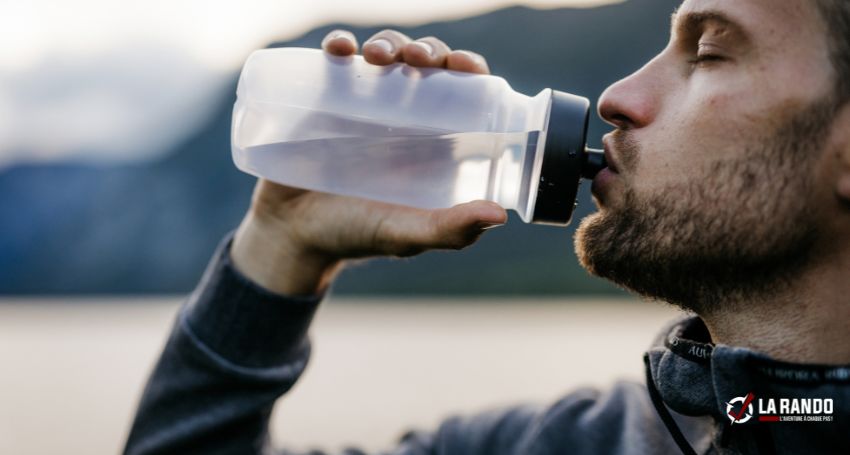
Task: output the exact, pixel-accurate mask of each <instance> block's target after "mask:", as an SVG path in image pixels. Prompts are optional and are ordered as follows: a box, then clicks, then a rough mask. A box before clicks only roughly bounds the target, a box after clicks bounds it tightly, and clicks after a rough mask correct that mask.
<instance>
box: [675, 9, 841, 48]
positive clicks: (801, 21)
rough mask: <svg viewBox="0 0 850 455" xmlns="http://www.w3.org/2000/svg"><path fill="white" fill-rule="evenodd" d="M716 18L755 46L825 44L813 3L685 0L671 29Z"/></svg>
mask: <svg viewBox="0 0 850 455" xmlns="http://www.w3.org/2000/svg"><path fill="white" fill-rule="evenodd" d="M700 16H701V17H706V16H708V17H711V16H716V17H719V18H722V19H728V20H729V22H730V25H731V26H734V27H738V28H740V29H742V30H741V31H742V32H743V33H744V34H745V35H747V36H749V37H750V38H752V39H753V40H754V41H755V43H756V44H763V45H770V44H774V45H775V44H778V43H783V42H784V43H783V45H787V42H796V43H797V44H803V45H804V47H807V48H809V49H811V47H812V46H813V45H817V44H820V43H825V37H824V33H823V32H824V25H823V22H822V21H821V19H820V16H819V15H818V11H817V7H816V1H815V0H685V1H684V2H683V3H682V5H681V6H680V7H679V9H678V10H677V12H676V14H675V15H674V16H673V25H674V28H675V27H676V25H678V24H681V23H684V22H685V21H687V20H688V19H690V18H694V17H700Z"/></svg>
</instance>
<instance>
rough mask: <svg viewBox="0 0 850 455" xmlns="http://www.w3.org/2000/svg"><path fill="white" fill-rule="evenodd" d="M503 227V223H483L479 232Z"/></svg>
mask: <svg viewBox="0 0 850 455" xmlns="http://www.w3.org/2000/svg"><path fill="white" fill-rule="evenodd" d="M504 225H505V223H483V224H482V225H481V230H482V231H486V230H488V229H493V228H497V227H499V226H504Z"/></svg>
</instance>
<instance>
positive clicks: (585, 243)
mask: <svg viewBox="0 0 850 455" xmlns="http://www.w3.org/2000/svg"><path fill="white" fill-rule="evenodd" d="M835 111H836V109H835V105H834V103H833V102H829V101H820V102H816V103H813V104H812V105H810V106H808V107H807V108H805V109H803V110H802V111H801V112H798V113H796V114H795V115H793V116H791V117H790V118H786V119H785V120H784V121H782V122H781V124H780V125H777V126H778V127H777V128H775V129H774V130H773V131H772V132H771V133H769V134H766V135H764V136H763V137H760V138H759V137H756V138H753V140H752V141H751V143H752V144H758V145H753V146H750V147H742V150H741V153H740V154H739V155H738V156H739V157H740V158H735V159H723V160H717V161H714V162H712V163H710V164H709V165H708V166H706V167H705V168H703V169H704V174H703V175H701V176H699V177H697V178H690V179H688V181H686V182H681V183H676V184H671V185H668V186H667V187H666V188H663V189H662V190H661V191H654V192H652V193H651V194H639V193H638V192H636V191H635V190H634V188H632V187H631V186H630V185H629V182H628V181H627V180H625V179H624V183H625V190H624V197H623V205H622V207H621V208H609V209H604V210H602V211H600V212H597V213H594V214H592V215H590V216H588V217H586V218H585V219H583V220H582V222H581V225H580V226H579V228H578V230H577V232H576V237H575V243H576V252H577V254H578V258H579V262H580V263H581V265H582V266H583V267H584V268H585V269H587V270H588V271H589V272H590V273H591V274H592V275H596V276H599V277H601V278H605V279H608V280H610V281H613V282H614V283H615V284H617V285H619V286H622V287H624V288H626V289H627V290H630V291H632V292H635V293H637V294H639V295H641V296H643V297H646V298H649V299H652V300H662V301H666V302H668V303H671V304H674V305H676V306H679V307H681V308H683V309H685V310H690V311H693V312H695V313H697V314H700V315H706V314H710V313H712V312H716V311H720V310H732V311H734V310H735V309H736V305H737V304H740V303H741V302H744V301H747V300H752V299H754V298H758V299H770V298H771V297H772V296H775V295H777V294H778V293H780V292H782V291H783V290H786V289H787V288H788V286H789V285H790V283H791V282H792V280H793V279H794V278H795V277H797V276H799V274H800V273H801V272H802V271H803V270H804V269H805V268H806V267H808V265H809V264H810V262H811V261H812V258H813V256H814V255H813V250H814V248H815V244H816V242H817V240H818V237H819V230H818V226H817V223H816V219H815V216H814V215H815V213H814V207H813V205H812V204H810V203H809V198H810V197H811V194H812V192H813V188H814V186H815V175H814V165H815V164H816V162H817V159H818V157H819V156H820V154H821V153H822V149H823V146H824V144H825V140H826V133H827V132H828V131H829V126H830V123H831V120H832V119H833V117H834V114H835ZM612 139H613V140H614V143H615V148H616V150H618V151H619V152H621V155H622V156H623V162H622V165H623V166H624V168H623V169H621V171H623V170H627V169H632V170H633V169H635V165H636V162H637V160H638V159H639V158H638V157H639V156H640V151H639V148H638V146H637V145H636V144H635V143H634V142H633V141H632V140H631V137H630V136H629V132H628V130H618V131H616V132H615V133H614V134H613V137H612Z"/></svg>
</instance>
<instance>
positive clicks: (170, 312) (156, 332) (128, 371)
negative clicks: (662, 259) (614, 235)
mask: <svg viewBox="0 0 850 455" xmlns="http://www.w3.org/2000/svg"><path fill="white" fill-rule="evenodd" d="M183 298H184V296H164V297H152V298H148V297H144V298H139V297H132V298H101V297H98V298H92V299H81V298H78V297H74V298H71V299H55V298H39V299H32V298H0V358H2V359H3V360H4V372H3V374H2V375H0V403H2V406H0V453H14V454H18V455H23V454H30V453H31V454H36V453H51V452H61V453H72V454H76V453H80V454H83V453H85V454H100V453H116V452H118V451H120V449H121V447H122V444H123V441H124V438H125V437H126V431H127V429H128V427H129V425H130V422H131V419H132V416H133V412H134V409H135V406H136V403H137V400H138V398H139V395H140V393H141V390H142V387H143V386H144V383H145V380H146V378H147V375H148V373H149V371H150V369H151V368H152V366H153V364H154V362H155V361H156V359H157V357H158V355H159V352H160V349H161V348H162V346H163V344H164V342H165V338H166V336H167V334H168V331H169V330H170V327H171V324H172V322H173V320H174V316H175V313H176V310H177V308H178V306H179V304H180V302H181V301H182V300H183ZM71 302H73V303H71ZM677 314H679V313H678V311H676V310H674V309H672V308H670V307H667V306H665V305H662V304H657V303H648V302H640V301H637V300H636V299H628V298H627V299H577V298H558V299H554V298H546V299H539V298H509V299H502V298H489V297H485V298H463V299H458V298H455V297H451V298H450V297H446V298H440V299H435V298H415V299H411V298H404V297H397V298H388V297H385V296H382V297H380V298H368V299H366V298H356V299H355V298H346V297H339V298H338V297H335V296H330V298H328V299H327V300H326V301H325V302H323V304H322V307H321V308H320V309H319V312H318V314H317V316H316V320H315V322H314V325H313V327H312V328H311V338H312V340H313V343H314V349H313V357H312V359H311V362H310V365H309V366H308V369H307V371H306V373H305V375H304V376H303V377H302V378H301V380H300V381H299V382H298V383H297V384H296V386H295V387H294V389H293V390H292V391H291V392H290V394H289V395H288V396H287V397H286V399H284V400H282V401H281V402H279V403H278V405H277V407H276V410H275V414H274V418H273V421H272V437H273V440H274V441H276V443H277V444H278V445H286V446H287V447H291V448H300V449H304V448H307V447H322V448H324V449H328V450H331V449H336V448H339V447H342V446H343V445H355V446H358V447H361V448H364V449H367V450H378V449H381V448H387V447H389V446H390V445H391V444H392V443H393V441H395V440H396V439H397V438H398V437H399V436H400V435H401V434H402V432H403V431H404V430H406V429H410V428H414V427H415V428H422V429H433V428H435V426H436V425H437V424H438V423H439V421H440V420H442V419H443V418H445V417H447V416H448V415H450V414H455V413H461V414H468V413H474V412H476V411H481V410H484V409H487V408H492V407H494V406H504V405H510V404H516V403H520V402H528V401H531V402H537V403H547V402H551V401H554V400H555V399H557V398H558V397H559V396H561V395H563V394H564V393H567V392H568V391H570V390H572V389H574V388H575V387H579V386H583V385H590V386H596V387H605V386H607V385H609V384H611V383H612V382H613V381H615V380H617V379H618V378H626V379H632V380H640V378H641V374H642V361H641V354H642V353H643V351H644V350H645V349H646V348H647V347H648V346H649V344H650V342H651V341H652V338H653V337H654V335H655V333H656V332H657V331H658V330H659V329H660V328H661V327H662V325H663V324H664V323H665V322H666V321H668V320H670V319H671V318H673V317H676V315H677ZM46 433H49V435H50V437H44V436H45V434H46Z"/></svg>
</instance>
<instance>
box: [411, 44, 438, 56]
mask: <svg viewBox="0 0 850 455" xmlns="http://www.w3.org/2000/svg"><path fill="white" fill-rule="evenodd" d="M413 45H414V46H416V47H418V48H420V49H422V50H423V51H425V53H426V54H428V56H429V57H430V56H432V55H434V47H433V46H431V45H430V44H428V43H426V42H424V41H414V42H413Z"/></svg>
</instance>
